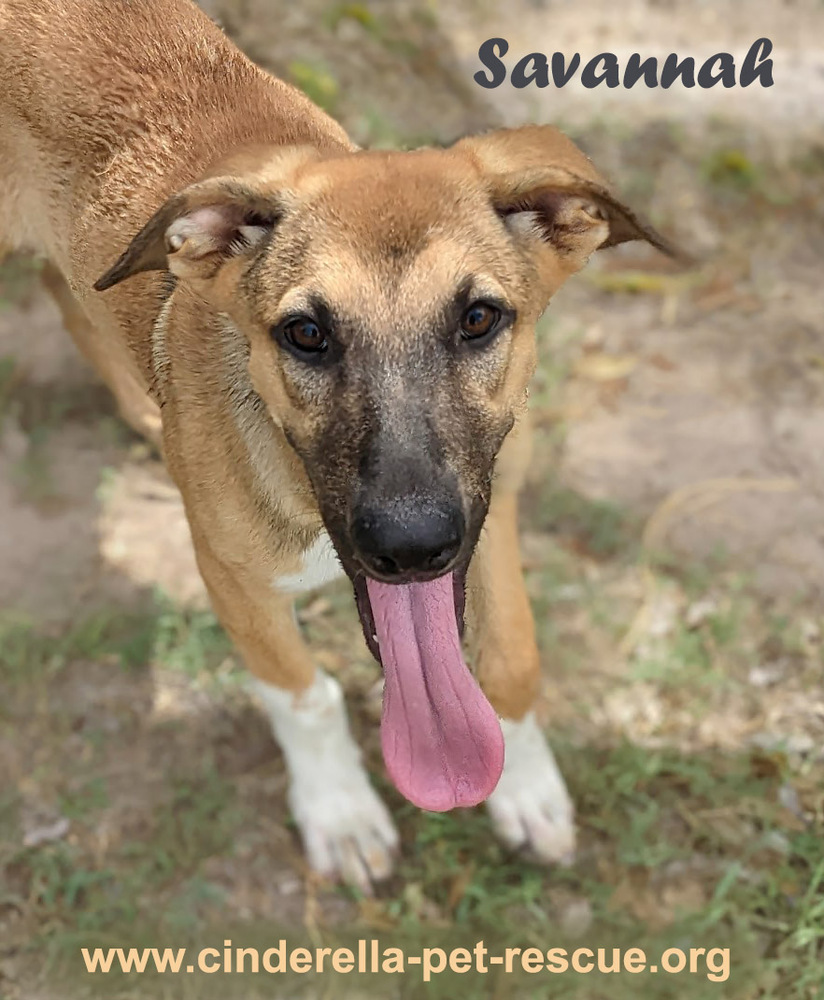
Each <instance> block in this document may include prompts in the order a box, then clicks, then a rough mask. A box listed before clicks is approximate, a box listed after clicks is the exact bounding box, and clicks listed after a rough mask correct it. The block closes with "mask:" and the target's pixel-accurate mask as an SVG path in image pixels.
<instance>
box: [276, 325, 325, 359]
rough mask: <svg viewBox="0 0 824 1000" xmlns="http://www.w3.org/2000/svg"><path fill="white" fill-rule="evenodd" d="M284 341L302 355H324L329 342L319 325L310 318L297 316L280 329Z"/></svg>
mask: <svg viewBox="0 0 824 1000" xmlns="http://www.w3.org/2000/svg"><path fill="white" fill-rule="evenodd" d="M280 333H281V335H282V337H283V339H284V340H285V341H286V343H287V344H289V345H290V347H293V348H294V349H295V350H296V351H298V352H300V353H302V354H322V353H323V352H324V351H325V350H326V349H327V348H328V347H329V342H328V341H327V339H326V334H325V333H324V332H323V330H321V328H320V327H319V326H318V324H317V323H316V322H315V321H314V320H313V319H310V318H309V317H308V316H296V317H294V319H290V320H287V322H286V323H284V324H283V326H282V327H281V328H280Z"/></svg>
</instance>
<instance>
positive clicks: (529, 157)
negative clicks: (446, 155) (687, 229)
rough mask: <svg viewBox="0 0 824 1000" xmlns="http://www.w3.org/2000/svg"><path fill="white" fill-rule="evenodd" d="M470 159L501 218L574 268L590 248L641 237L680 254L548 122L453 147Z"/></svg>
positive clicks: (670, 254)
mask: <svg viewBox="0 0 824 1000" xmlns="http://www.w3.org/2000/svg"><path fill="white" fill-rule="evenodd" d="M453 149H454V150H455V151H456V152H460V153H463V154H468V155H469V156H471V158H472V159H473V160H474V162H475V165H476V167H477V168H478V169H479V171H480V173H481V175H482V177H483V179H484V181H485V183H486V185H487V188H488V190H489V196H490V199H491V201H492V204H493V205H494V207H495V209H496V210H497V211H498V213H499V214H500V215H501V216H502V217H504V218H506V219H508V220H513V222H514V224H515V225H518V224H519V223H518V222H515V220H519V221H520V223H522V224H523V226H522V227H521V228H527V229H529V230H531V231H533V232H536V233H538V234H539V235H540V236H541V237H542V238H543V239H544V240H546V241H547V242H548V243H549V244H551V245H552V246H553V247H554V248H555V250H556V251H557V252H558V253H559V254H560V255H562V256H563V257H565V258H569V264H570V265H571V266H572V267H573V268H576V269H577V267H579V266H582V265H583V263H585V261H586V259H587V258H588V257H589V255H590V254H591V253H593V252H594V251H595V250H598V249H602V248H604V247H611V246H615V245H616V244H618V243H625V242H627V241H629V240H646V242H647V243H650V244H652V246H654V247H655V248H656V249H658V250H660V251H662V252H663V253H665V254H668V255H669V256H673V257H681V256H682V254H681V253H680V252H679V251H678V250H676V248H675V247H674V246H673V245H672V244H671V243H670V242H669V241H668V240H666V239H665V238H664V237H663V236H661V234H660V233H658V232H656V230H655V229H653V228H652V226H650V225H648V224H647V223H645V222H643V221H642V220H641V219H640V218H639V217H638V216H637V215H635V213H634V212H632V211H631V210H630V209H629V208H627V206H626V205H624V204H622V202H621V201H619V200H618V198H616V197H615V195H613V194H612V192H611V191H610V190H609V188H608V187H607V185H606V183H605V182H604V180H603V179H602V178H601V177H600V175H599V174H598V172H597V171H596V170H595V168H594V167H593V165H592V163H591V162H590V161H589V159H588V158H587V157H586V156H585V155H584V154H583V153H582V152H581V150H580V149H578V147H577V146H576V145H575V143H574V142H572V140H571V139H569V138H567V136H565V135H564V134H563V133H562V132H559V131H558V130H557V129H556V128H553V127H552V126H550V125H528V126H525V127H523V128H516V129H500V130H497V131H495V132H488V133H487V134H485V135H480V136H473V137H470V138H468V139H462V140H461V141H460V142H458V143H456V145H455V146H454V147H453Z"/></svg>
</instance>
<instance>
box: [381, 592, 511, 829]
mask: <svg viewBox="0 0 824 1000" xmlns="http://www.w3.org/2000/svg"><path fill="white" fill-rule="evenodd" d="M366 586H367V588H368V590H369V600H370V603H371V605H372V614H373V615H374V618H375V630H376V632H377V635H378V643H379V645H380V653H381V661H382V662H383V670H384V675H385V678H386V682H385V687H384V693H383V716H382V719H381V745H382V747H383V758H384V761H385V762H386V769H387V771H388V772H389V776H390V778H391V779H392V781H393V782H394V783H395V785H396V787H397V789H398V791H399V792H400V793H401V794H402V795H404V796H405V797H406V798H407V799H409V801H410V802H412V803H414V804H415V805H416V806H420V808H421V809H429V810H431V811H432V812H446V810H447V809H454V808H455V807H456V806H475V805H477V804H478V803H479V802H483V800H484V799H485V798H487V796H488V795H489V794H490V793H491V792H492V790H493V789H494V788H495V786H496V785H497V784H498V779H499V778H500V776H501V771H502V769H503V766H504V740H503V735H502V733H501V726H500V723H499V722H498V717H497V715H496V714H495V710H494V709H493V708H492V706H491V705H490V704H489V702H488V701H487V700H486V698H485V697H484V694H483V692H482V691H481V689H480V687H479V686H478V684H477V683H476V681H475V678H474V677H473V676H472V674H471V673H470V672H469V669H468V668H467V666H466V664H465V663H464V661H463V656H462V655H461V641H460V636H459V635H458V623H457V621H456V619H455V599H454V595H453V584H452V575H451V574H449V575H448V576H442V577H440V578H439V579H437V580H433V581H432V582H430V583H409V584H402V585H399V584H388V583H378V582H377V581H375V580H367V581H366Z"/></svg>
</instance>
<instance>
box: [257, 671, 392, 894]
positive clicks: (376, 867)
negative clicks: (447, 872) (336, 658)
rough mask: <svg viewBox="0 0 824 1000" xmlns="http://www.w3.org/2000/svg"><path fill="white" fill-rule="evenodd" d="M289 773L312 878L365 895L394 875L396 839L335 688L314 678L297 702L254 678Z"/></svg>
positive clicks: (296, 697) (333, 683) (295, 697)
mask: <svg viewBox="0 0 824 1000" xmlns="http://www.w3.org/2000/svg"><path fill="white" fill-rule="evenodd" d="M253 685H254V687H255V690H256V691H257V694H258V696H259V697H260V699H261V701H262V702H263V704H264V706H265V707H266V710H267V712H268V714H269V718H270V721H271V723H272V730H273V732H274V734H275V738H276V739H277V741H278V743H279V744H280V746H281V749H282V750H283V753H284V756H285V757H286V763H287V766H288V768H289V778H290V784H289V806H290V808H291V810H292V814H293V815H294V817H295V821H296V823H297V824H298V828H299V829H300V834H301V838H302V840H303V845H304V848H305V850H306V856H307V860H308V862H309V865H310V867H311V868H312V869H314V871H316V872H318V874H320V875H324V876H327V877H329V878H341V879H343V880H344V881H345V882H348V883H350V884H351V885H355V886H357V887H358V888H359V889H361V890H362V891H363V892H365V893H368V892H370V890H371V887H372V883H373V882H377V881H380V880H381V879H384V878H386V877H387V876H388V875H389V874H390V873H391V871H392V866H393V861H394V855H395V852H396V850H397V847H398V833H397V830H396V829H395V826H394V824H393V823H392V820H391V818H390V816H389V812H388V810H387V808H386V806H385V805H384V804H383V802H381V800H380V799H379V798H378V795H377V793H376V792H375V790H374V789H373V788H372V785H371V784H370V782H369V777H368V776H367V774H366V771H365V770H364V768H363V765H362V764H361V759H360V751H359V750H358V747H357V745H356V744H355V742H354V740H353V739H352V736H351V734H350V732H349V724H348V722H347V719H346V709H345V707H344V704H343V694H342V692H341V689H340V685H339V684H338V682H337V681H336V680H333V678H331V677H328V676H327V675H326V674H324V673H323V672H322V671H320V670H319V671H317V673H316V677H315V681H314V683H313V685H312V686H311V687H310V688H308V689H307V690H306V691H304V692H302V693H301V694H299V695H295V694H293V693H291V692H289V691H284V690H282V689H280V688H276V687H274V686H273V685H271V684H266V683H264V682H263V681H260V680H257V679H253Z"/></svg>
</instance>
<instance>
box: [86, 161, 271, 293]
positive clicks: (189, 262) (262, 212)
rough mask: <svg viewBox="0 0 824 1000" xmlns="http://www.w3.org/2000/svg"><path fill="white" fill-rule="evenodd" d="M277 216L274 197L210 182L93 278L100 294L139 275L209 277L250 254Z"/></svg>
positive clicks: (152, 222) (164, 210) (179, 201)
mask: <svg viewBox="0 0 824 1000" xmlns="http://www.w3.org/2000/svg"><path fill="white" fill-rule="evenodd" d="M280 214H281V212H280V208H279V206H278V203H277V200H276V198H275V197H274V196H273V195H267V194H264V193H262V192H260V191H255V190H254V189H252V188H250V187H247V186H246V185H244V184H243V183H242V182H239V181H238V180H237V179H236V178H232V177H212V178H209V179H208V180H205V181H201V182H199V183H197V184H193V185H192V186H191V187H188V188H186V189H185V190H184V191H182V192H181V193H180V194H177V195H175V196H174V197H173V198H170V199H169V201H167V202H166V204H165V205H163V206H162V207H161V208H160V209H158V211H157V212H155V214H154V215H153V216H152V218H151V219H149V221H148V222H147V223H146V225H145V226H144V227H143V228H142V229H141V230H140V232H139V233H138V234H137V235H136V236H135V237H134V239H133V240H132V242H131V243H130V244H129V246H128V247H127V248H126V250H125V251H124V252H123V254H122V255H121V257H120V259H119V260H118V261H117V262H116V263H115V264H114V265H113V266H112V267H111V268H110V269H109V270H108V271H107V272H106V273H105V274H104V275H102V277H100V278H98V280H97V281H96V282H95V284H94V287H95V289H96V290H97V291H98V292H102V291H104V290H105V289H107V288H111V287H112V286H113V285H116V284H118V282H121V281H123V280H125V279H126V278H130V277H131V276H132V275H133V274H139V273H140V272H141V271H164V270H169V271H171V272H172V273H173V274H175V275H176V276H177V277H178V278H184V279H185V278H200V279H207V278H210V277H213V276H214V274H216V273H217V271H218V270H219V269H220V267H221V266H222V265H223V264H225V263H226V261H227V260H229V259H231V258H233V257H239V256H243V255H248V254H251V253H253V252H254V251H255V250H256V248H258V247H259V245H260V244H261V243H262V242H263V241H264V240H265V239H266V238H267V237H268V236H269V234H270V233H271V232H272V229H273V227H274V225H275V223H276V222H277V219H278V217H279V215H280Z"/></svg>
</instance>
